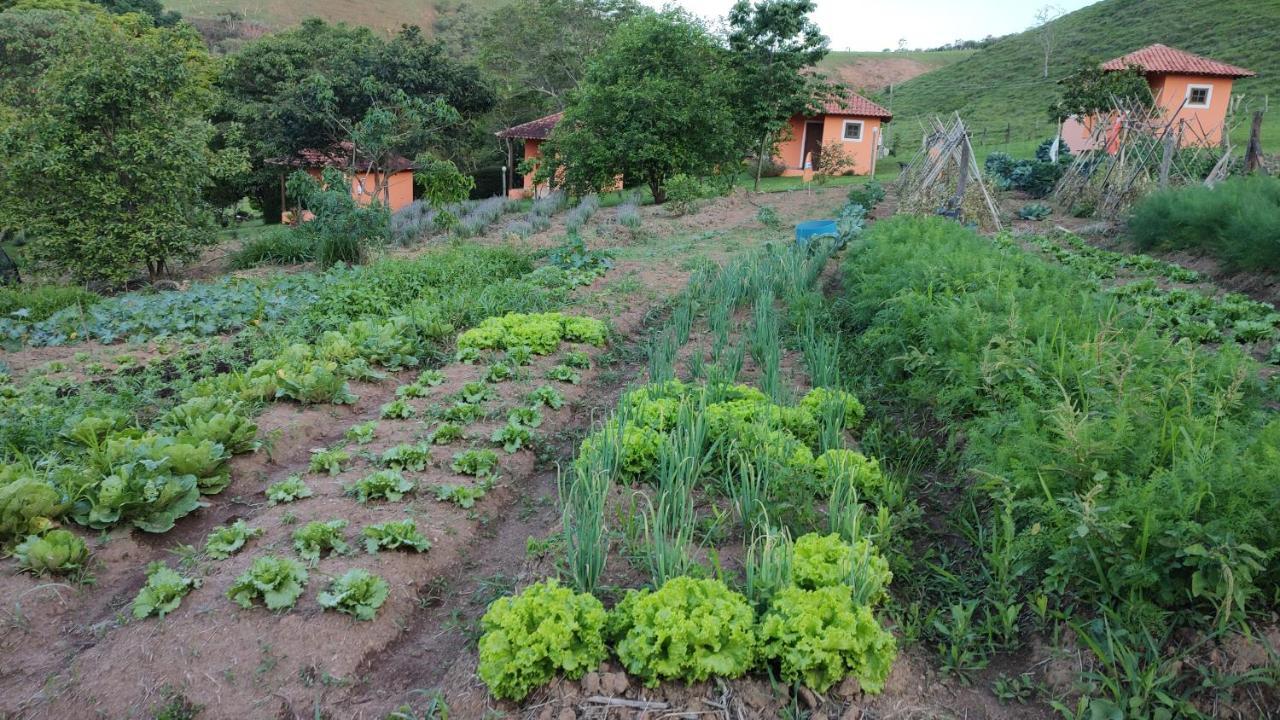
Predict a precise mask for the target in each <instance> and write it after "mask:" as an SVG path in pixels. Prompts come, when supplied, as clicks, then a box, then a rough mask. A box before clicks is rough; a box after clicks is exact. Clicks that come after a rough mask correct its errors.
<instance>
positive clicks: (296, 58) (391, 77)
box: [216, 19, 494, 215]
mask: <svg viewBox="0 0 1280 720" xmlns="http://www.w3.org/2000/svg"><path fill="white" fill-rule="evenodd" d="M218 86H219V88H220V89H221V90H222V92H223V100H222V103H221V105H220V107H219V109H218V112H217V114H216V119H217V120H218V121H219V122H220V123H221V122H235V123H238V125H239V126H240V127H241V128H242V130H243V135H244V138H245V145H246V148H247V150H248V152H249V155H250V158H251V161H252V163H253V168H254V183H253V184H254V187H255V193H254V194H255V196H256V198H257V199H258V201H259V202H260V203H261V205H262V207H263V209H264V213H265V214H268V215H271V214H273V213H271V212H270V211H271V210H278V208H277V207H276V203H278V202H279V186H278V182H279V180H278V175H277V170H276V169H275V168H273V167H271V166H269V165H267V164H266V160H268V159H270V158H277V157H291V156H293V155H295V154H296V153H297V152H298V151H299V150H302V149H305V148H317V149H325V148H328V147H331V146H333V145H334V144H336V143H339V142H342V141H344V140H349V139H350V137H349V135H350V131H351V129H352V128H353V127H354V126H355V124H356V123H358V122H360V121H361V120H363V119H364V118H365V117H366V115H368V113H369V112H370V110H372V109H374V108H377V107H381V108H389V107H395V106H397V105H402V104H403V103H402V102H401V98H408V99H409V100H411V101H413V102H425V103H433V102H435V101H436V100H437V99H442V100H443V101H444V102H445V103H447V104H448V105H449V106H450V107H452V108H454V109H455V110H457V111H458V113H459V114H460V115H461V116H462V118H463V119H464V120H467V119H473V118H475V117H477V116H478V115H480V114H482V113H485V112H487V111H488V110H489V109H490V108H492V107H493V103H494V96H493V93H492V92H491V91H490V90H489V88H488V87H487V86H486V85H485V83H483V82H482V81H481V79H480V75H479V73H478V71H477V70H475V69H474V68H470V67H466V66H463V65H461V64H459V63H457V62H455V61H453V60H451V59H449V58H448V57H446V55H445V53H444V49H443V48H442V47H441V46H440V45H439V44H438V43H435V42H432V41H430V40H428V39H427V38H426V37H425V36H424V35H423V34H422V32H421V30H419V29H418V28H417V27H415V26H405V27H402V28H401V30H400V32H399V33H398V34H397V35H396V36H395V37H393V38H392V39H391V40H390V41H388V40H384V39H383V38H382V37H381V36H379V35H378V34H376V33H374V32H373V31H372V30H370V29H368V28H364V27H351V26H348V25H344V24H341V23H339V24H336V25H331V24H329V23H326V22H324V21H322V20H318V19H311V20H306V21H304V22H303V23H302V25H301V26H300V27H298V28H295V29H293V30H288V31H286V32H282V33H276V34H273V35H268V36H265V37H262V38H260V39H258V40H254V41H252V42H249V43H247V44H245V46H244V48H243V49H242V50H241V51H240V52H238V53H236V54H235V55H233V56H231V57H230V58H228V59H227V62H226V64H225V68H224V71H223V72H222V74H221V75H220V77H219V79H218ZM465 133H466V127H465V123H464V124H463V125H461V126H454V127H453V128H452V129H451V130H450V131H449V133H447V134H445V136H444V138H443V139H441V138H439V137H438V138H437V142H446V141H449V140H451V139H453V138H458V137H463V136H464V135H465ZM419 149H420V148H405V149H403V151H402V154H404V155H405V156H406V157H412V156H413V155H415V154H416V153H417V152H418V150H419Z"/></svg>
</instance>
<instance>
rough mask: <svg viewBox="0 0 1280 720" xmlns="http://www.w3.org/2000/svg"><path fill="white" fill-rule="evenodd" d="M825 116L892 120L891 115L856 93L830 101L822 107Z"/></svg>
mask: <svg viewBox="0 0 1280 720" xmlns="http://www.w3.org/2000/svg"><path fill="white" fill-rule="evenodd" d="M822 110H823V112H824V113H826V114H827V115H853V116H857V117H874V118H884V119H885V120H892V119H893V113H891V112H889V111H888V110H885V109H884V108H882V107H880V106H879V105H877V104H875V103H873V102H871V101H870V100H868V99H866V98H864V97H862V96H861V95H859V94H857V93H849V94H848V95H846V96H844V97H843V98H839V99H836V100H832V101H830V102H828V103H826V104H825V105H823V107H822Z"/></svg>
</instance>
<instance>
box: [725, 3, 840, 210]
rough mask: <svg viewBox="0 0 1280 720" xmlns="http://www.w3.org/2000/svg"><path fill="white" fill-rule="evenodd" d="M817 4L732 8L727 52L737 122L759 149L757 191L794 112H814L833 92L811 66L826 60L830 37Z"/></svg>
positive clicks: (735, 6)
mask: <svg viewBox="0 0 1280 720" xmlns="http://www.w3.org/2000/svg"><path fill="white" fill-rule="evenodd" d="M816 7H817V5H816V4H815V3H814V2H813V0H760V1H759V2H757V3H755V4H754V5H752V4H751V2H749V0H739V1H738V2H737V3H735V4H734V6H733V8H732V9H730V10H729V51H730V53H731V56H730V57H731V61H732V64H733V69H734V73H735V76H736V77H735V99H734V106H735V111H736V113H737V117H738V123H739V125H740V126H741V127H742V130H743V132H744V133H746V134H747V136H748V137H750V138H752V139H753V144H755V145H756V147H755V148H753V149H754V150H755V153H756V178H755V189H756V190H757V191H758V190H759V189H760V176H761V174H762V173H763V169H764V163H765V160H766V158H769V157H772V156H773V155H774V154H775V153H774V151H775V150H776V148H777V144H778V140H779V139H780V135H781V133H782V132H783V130H785V129H786V128H787V124H788V121H789V120H790V118H791V116H792V115H795V114H796V113H806V114H809V113H810V112H812V111H814V110H815V109H816V108H815V105H816V104H817V103H816V99H817V98H819V97H821V96H822V95H824V94H826V93H827V92H829V90H830V89H829V88H828V87H827V85H826V83H824V82H822V81H821V80H820V79H819V78H818V77H816V76H815V75H813V74H810V73H805V72H804V71H805V70H806V69H807V68H810V67H813V66H814V65H817V64H818V61H819V60H821V59H822V58H824V57H826V54H827V38H826V36H825V35H823V34H822V31H821V30H820V29H819V28H818V26H817V24H816V23H814V22H813V21H812V20H811V19H809V14H810V13H812V12H813V11H814V9H815V8H816Z"/></svg>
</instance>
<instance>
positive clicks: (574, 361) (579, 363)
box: [560, 350, 591, 370]
mask: <svg viewBox="0 0 1280 720" xmlns="http://www.w3.org/2000/svg"><path fill="white" fill-rule="evenodd" d="M560 361H561V362H562V363H563V364H565V365H567V366H569V367H571V368H577V369H579V370H590V369H591V356H590V355H588V354H586V353H584V352H582V351H581V350H570V351H569V352H567V353H565V354H564V357H563V358H561V360H560Z"/></svg>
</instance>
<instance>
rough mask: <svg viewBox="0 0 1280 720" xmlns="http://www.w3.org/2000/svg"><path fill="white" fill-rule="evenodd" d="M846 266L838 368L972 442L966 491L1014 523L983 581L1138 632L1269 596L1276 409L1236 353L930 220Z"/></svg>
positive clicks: (876, 240)
mask: <svg viewBox="0 0 1280 720" xmlns="http://www.w3.org/2000/svg"><path fill="white" fill-rule="evenodd" d="M845 273H846V282H845V291H844V292H845V295H844V298H843V299H842V301H841V302H840V303H839V317H840V320H841V322H842V325H843V329H844V331H845V332H846V333H847V336H848V337H851V338H854V339H853V340H852V341H851V342H850V343H849V344H848V352H847V353H846V357H845V368H846V370H847V373H848V375H849V377H851V378H856V379H857V380H858V381H859V382H860V383H861V385H860V387H866V388H874V390H875V392H876V393H877V394H878V395H877V399H878V400H879V401H881V402H883V403H887V404H890V405H895V406H898V407H906V408H910V409H912V410H914V411H916V412H921V413H924V414H926V415H928V416H931V417H932V418H935V419H937V420H941V421H942V422H944V423H945V424H946V425H947V427H948V429H949V431H950V433H951V434H952V435H953V437H954V438H955V439H960V438H963V439H964V442H965V445H964V458H965V459H964V464H965V466H966V467H967V468H968V469H969V471H970V473H971V476H972V478H973V479H974V482H973V484H972V487H971V492H972V493H973V497H974V499H975V501H976V502H977V503H979V505H980V506H981V507H986V508H993V512H994V513H995V515H996V516H997V517H1001V516H1002V517H1006V518H1009V519H1010V520H1011V522H1012V523H1013V528H1014V532H1013V533H1011V534H1012V535H1013V536H1014V537H1013V539H1012V541H1011V544H1010V547H1009V550H1008V553H1009V556H1008V557H1002V558H1000V562H1002V563H1004V567H1006V568H1014V569H1016V572H1015V573H1014V574H1013V575H1012V576H1010V575H1009V573H1008V572H1003V573H1001V571H1000V569H999V568H994V567H993V568H990V570H991V576H992V577H995V576H997V575H999V576H1001V577H1006V579H1007V580H1009V581H1011V582H1013V583H1014V584H1016V585H1017V586H1018V588H1019V592H1020V593H1034V594H1037V595H1040V596H1041V597H1044V598H1047V599H1050V600H1052V601H1053V602H1055V603H1056V604H1057V605H1058V606H1059V607H1064V608H1066V607H1070V606H1072V605H1073V604H1074V603H1077V602H1081V601H1083V602H1085V603H1089V604H1094V605H1096V606H1100V607H1110V608H1113V609H1116V610H1118V611H1119V615H1120V617H1122V618H1123V619H1124V620H1125V621H1129V622H1132V623H1134V624H1135V625H1138V626H1143V627H1146V628H1148V629H1163V628H1166V627H1168V626H1170V625H1178V624H1182V623H1186V622H1191V623H1193V624H1195V623H1203V622H1205V621H1206V619H1207V618H1210V617H1216V618H1217V619H1218V620H1219V621H1221V622H1226V621H1227V620H1229V619H1232V618H1235V617H1239V616H1240V615H1241V613H1243V612H1245V611H1247V610H1251V609H1258V608H1260V607H1264V606H1267V605H1269V604H1271V603H1274V598H1275V597H1276V592H1277V588H1278V587H1280V585H1278V583H1280V570H1277V565H1276V563H1275V562H1274V559H1275V558H1276V554H1277V551H1278V550H1280V527H1278V526H1277V525H1276V523H1275V522H1274V518H1275V517H1277V514H1278V513H1280V485H1277V483H1276V482H1275V479H1276V478H1277V477H1280V419H1277V418H1276V416H1275V413H1274V411H1273V410H1272V409H1269V408H1268V400H1267V395H1268V392H1269V390H1268V389H1267V388H1266V387H1264V386H1263V385H1262V384H1261V382H1260V380H1259V373H1258V370H1259V367H1258V366H1257V364H1256V363H1254V362H1253V361H1252V360H1251V359H1250V358H1249V357H1248V356H1246V355H1245V354H1244V352H1243V351H1241V350H1240V349H1238V348H1237V347H1236V346H1234V345H1228V346H1224V347H1222V348H1221V349H1218V350H1213V351H1207V350H1205V349H1202V348H1201V347H1200V346H1198V345H1197V344H1194V343H1192V342H1190V341H1188V340H1181V341H1179V340H1175V339H1174V338H1173V337H1171V336H1169V335H1166V334H1164V333H1162V332H1161V331H1159V330H1158V329H1156V328H1154V327H1152V326H1151V323H1150V322H1149V321H1148V319H1147V317H1146V316H1145V314H1144V313H1142V312H1135V311H1134V310H1133V309H1132V308H1129V307H1127V306H1126V305H1124V304H1123V302H1122V301H1120V300H1117V299H1116V298H1115V297H1113V296H1110V295H1108V294H1105V293H1102V292H1099V291H1097V289H1096V286H1095V285H1094V284H1093V283H1092V282H1090V280H1089V279H1088V278H1087V277H1084V276H1082V275H1081V274H1079V273H1078V272H1076V271H1073V270H1071V269H1067V268H1063V267H1061V266H1057V265H1054V264H1051V263H1049V262H1046V261H1045V260H1042V259H1040V258H1038V257H1034V256H1032V255H1029V254H1027V253H1025V252H1023V251H1021V250H1019V249H1016V248H1013V247H1010V246H1008V245H1007V244H994V245H993V244H992V243H990V242H989V241H987V240H985V239H983V238H981V237H979V236H978V235H976V234H975V233H973V232H972V231H970V230H967V229H965V228H962V227H960V226H957V225H955V224H953V223H949V222H947V221H945V220H940V219H921V218H907V217H899V218H895V219H893V220H890V221H886V222H882V223H879V224H878V225H877V226H876V227H875V228H874V229H873V230H872V231H871V232H870V233H868V234H867V235H866V236H865V237H864V241H863V242H861V243H860V244H859V245H858V246H857V247H856V248H855V249H854V250H853V251H852V252H851V253H850V254H849V256H848V257H847V259H846V261H845ZM1270 407H1274V405H1271V406H1270ZM994 561H995V559H994V558H993V560H992V562H994ZM1188 611H1190V612H1188Z"/></svg>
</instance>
